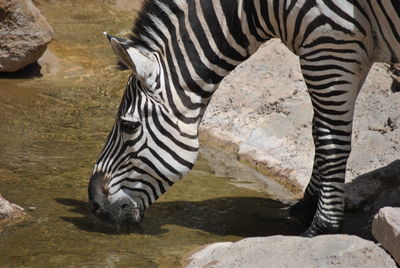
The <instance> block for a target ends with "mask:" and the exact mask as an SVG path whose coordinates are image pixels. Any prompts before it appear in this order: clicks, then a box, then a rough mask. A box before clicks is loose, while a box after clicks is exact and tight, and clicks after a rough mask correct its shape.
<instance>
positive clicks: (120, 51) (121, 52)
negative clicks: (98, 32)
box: [104, 33, 158, 87]
mask: <svg viewBox="0 0 400 268" xmlns="http://www.w3.org/2000/svg"><path fill="white" fill-rule="evenodd" d="M104 34H105V36H106V37H107V39H108V40H109V41H110V44H111V47H112V48H113V50H114V52H115V54H116V55H117V57H118V58H119V59H120V60H121V61H122V63H123V64H125V65H126V66H127V67H129V68H130V69H131V70H132V71H133V72H134V73H135V74H136V76H137V77H138V78H139V79H140V80H141V81H142V82H144V83H146V84H147V86H149V87H152V86H153V85H154V83H155V81H156V77H157V75H158V71H157V68H158V65H157V62H156V61H155V59H154V56H153V57H152V56H151V55H150V54H149V53H147V52H145V51H141V50H139V49H138V48H134V47H132V46H131V45H130V44H129V41H128V40H126V39H123V38H120V37H115V36H111V35H109V34H107V33H104Z"/></svg>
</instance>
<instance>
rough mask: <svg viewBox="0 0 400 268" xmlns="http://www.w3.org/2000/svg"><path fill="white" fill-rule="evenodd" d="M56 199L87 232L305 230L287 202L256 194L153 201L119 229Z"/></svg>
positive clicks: (71, 202) (259, 233)
mask: <svg viewBox="0 0 400 268" xmlns="http://www.w3.org/2000/svg"><path fill="white" fill-rule="evenodd" d="M56 201H57V202H58V203H60V204H63V205H65V206H68V207H70V210H71V211H73V212H76V213H78V214H81V216H80V217H62V219H63V220H64V221H67V222H70V223H72V224H74V225H75V226H76V227H77V228H79V229H81V230H84V231H88V232H101V233H112V234H115V233H138V234H145V235H160V234H162V233H165V232H168V225H179V226H184V227H186V228H190V229H195V230H203V231H207V232H210V233H213V234H218V235H235V236H241V237H254V236H270V235H278V234H280V235H298V234H300V233H302V232H303V231H304V228H303V227H302V226H301V225H300V224H298V223H297V222H295V221H293V220H290V219H289V218H288V216H289V215H288V206H287V205H285V204H282V203H280V202H278V201H274V200H270V199H265V198H257V197H226V198H215V199H209V200H204V201H198V202H194V201H165V202H162V201H161V202H156V203H154V204H153V205H152V206H151V207H150V208H149V209H148V210H147V211H146V213H145V218H144V220H143V221H142V223H140V224H139V225H135V226H132V227H131V228H122V229H119V230H118V229H116V228H112V226H111V228H110V226H104V225H102V224H96V223H95V219H94V218H93V217H92V216H91V215H90V213H89V211H88V206H87V203H86V202H83V201H79V200H73V199H61V198H59V199H56Z"/></svg>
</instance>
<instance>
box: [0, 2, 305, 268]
mask: <svg viewBox="0 0 400 268" xmlns="http://www.w3.org/2000/svg"><path fill="white" fill-rule="evenodd" d="M35 2H37V3H39V4H40V8H41V9H42V12H43V13H44V14H45V15H46V17H47V18H48V21H49V22H50V24H51V25H52V26H53V28H54V31H55V40H54V42H53V43H52V44H51V45H50V47H49V50H50V51H51V52H52V53H53V54H54V55H55V56H56V57H57V58H58V60H56V61H53V62H52V64H53V65H54V66H58V67H57V68H58V69H59V70H58V72H57V73H56V74H51V75H44V76H42V77H36V78H31V77H30V78H27V77H25V76H24V75H14V76H13V77H10V76H5V75H0V193H1V194H3V196H4V197H5V198H6V199H8V200H10V201H11V202H14V203H17V204H19V205H21V206H22V207H24V208H25V209H27V213H28V215H29V216H28V218H27V220H25V221H23V222H22V223H18V224H15V225H13V226H10V227H6V228H5V229H4V230H3V232H0V266H1V267H75V266H79V267H177V266H180V265H182V263H181V260H182V258H183V257H184V256H185V255H186V254H187V253H188V252H190V251H191V250H193V249H195V248H196V247H198V246H200V245H203V244H206V243H212V242H216V241H226V240H231V241H234V240H238V239H241V238H243V237H248V236H266V235H272V234H297V233H299V232H300V231H301V230H300V227H299V226H298V225H296V224H295V223H293V222H290V221H288V220H287V219H286V217H287V211H286V210H285V209H284V208H285V206H284V205H282V204H281V203H279V202H276V201H272V200H270V199H268V195H267V194H265V193H259V192H256V191H253V190H247V189H245V188H239V187H236V186H234V185H233V184H231V183H230V182H231V180H230V179H229V178H220V177H215V176H214V175H213V171H212V170H211V168H210V165H209V164H207V160H206V159H202V158H201V159H200V160H199V161H198V163H197V165H196V167H195V169H194V170H193V171H192V172H191V173H190V175H189V176H187V177H186V178H184V179H183V180H181V181H180V182H178V183H177V184H176V185H174V186H173V187H172V188H171V189H170V190H169V191H168V192H167V193H166V194H165V195H164V196H162V197H161V199H160V200H159V201H157V202H156V203H155V204H154V205H153V206H152V207H151V208H149V210H148V211H147V212H146V214H145V219H144V221H143V222H142V224H141V225H140V226H138V228H137V229H135V230H133V231H132V232H130V233H117V232H110V231H108V230H106V229H104V228H103V227H100V226H97V225H96V224H95V223H94V221H93V219H92V218H91V217H90V215H89V213H88V210H87V204H86V200H87V190H86V189H87V183H88V178H89V175H90V172H91V169H92V166H93V164H94V161H95V160H96V157H97V156H98V154H99V152H100V150H101V147H102V146H103V143H104V141H105V138H106V136H107V134H108V131H109V130H110V128H111V125H112V123H113V121H114V116H115V113H116V109H117V105H118V104H119V101H120V98H121V95H122V92H123V88H124V84H125V82H126V79H127V76H128V73H126V72H120V71H116V70H114V69H113V68H112V67H111V65H112V64H113V62H114V58H113V54H112V51H111V49H110V48H109V46H108V44H107V42H106V40H104V37H103V36H102V34H101V33H102V32H103V31H104V30H107V31H109V32H111V33H113V34H118V33H126V32H127V30H128V29H129V28H130V26H131V20H132V17H134V15H135V12H134V11H128V10H119V9H117V8H116V7H115V5H114V4H113V2H112V1H105V0H104V1H101V0H96V1H88V0H87V1H72V0H68V1H56V0H47V1H45V0H41V1H35ZM208 161H212V160H208ZM29 208H31V209H29Z"/></svg>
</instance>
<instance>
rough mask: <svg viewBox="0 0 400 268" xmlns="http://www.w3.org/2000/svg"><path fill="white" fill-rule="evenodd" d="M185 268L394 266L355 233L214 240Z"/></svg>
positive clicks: (356, 267) (372, 244) (353, 267)
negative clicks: (231, 240)
mask: <svg viewBox="0 0 400 268" xmlns="http://www.w3.org/2000/svg"><path fill="white" fill-rule="evenodd" d="M186 267H187V268H200V267H203V268H206V267H214V268H217V267H231V268H233V267H248V268H250V267H254V268H256V267H266V268H267V267H271V268H272V267H273V268H276V267H282V268H285V267H352V268H368V267H369V268H376V267H382V268H383V267H385V268H389V267H393V268H395V267H397V266H396V264H395V262H394V261H393V259H392V258H390V256H388V255H387V254H386V252H385V251H384V250H383V249H382V248H380V247H379V246H377V245H376V244H374V243H373V242H371V241H367V240H363V239H361V238H359V237H356V236H347V235H325V236H318V237H314V238H311V239H310V238H302V237H293V236H269V237H253V238H246V239H243V240H240V241H238V242H235V243H231V242H225V243H215V244H211V245H208V246H207V247H205V248H204V249H202V250H200V251H198V252H196V253H195V254H193V255H192V256H190V257H189V264H188V265H187V266H186Z"/></svg>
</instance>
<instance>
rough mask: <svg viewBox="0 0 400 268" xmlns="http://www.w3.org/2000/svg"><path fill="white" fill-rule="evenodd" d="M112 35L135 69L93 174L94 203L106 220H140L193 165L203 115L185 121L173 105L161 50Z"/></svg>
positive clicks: (94, 209)
mask: <svg viewBox="0 0 400 268" xmlns="http://www.w3.org/2000/svg"><path fill="white" fill-rule="evenodd" d="M106 35H107V34H106ZM107 38H108V39H109V41H110V44H111V46H112V48H113V49H114V52H115V53H116V55H117V56H118V58H119V59H120V60H121V61H122V63H123V64H124V65H126V66H127V67H129V68H130V69H131V70H132V72H133V73H132V75H131V76H130V78H129V81H128V83H127V86H126V89H125V93H124V96H123V99H122V102H121V104H120V107H119V110H118V114H117V118H116V120H115V123H114V126H113V128H112V130H111V133H110V134H109V136H108V139H107V141H106V144H105V146H104V148H103V151H102V152H101V154H100V156H99V158H98V160H97V162H96V164H95V167H94V170H93V173H92V176H91V178H90V183H89V188H88V192H89V203H90V207H91V211H92V212H93V213H94V214H95V215H96V216H98V217H99V218H100V219H101V220H104V221H106V222H109V223H113V224H116V225H121V224H124V225H125V224H133V223H139V222H140V221H141V220H142V218H143V213H144V210H145V209H146V208H147V207H149V206H150V205H151V204H152V203H153V202H154V201H155V200H156V199H157V198H158V197H159V196H160V195H161V194H163V193H164V192H165V191H166V190H167V189H168V188H169V187H170V186H171V185H172V184H173V183H174V182H175V181H177V180H178V179H179V178H181V177H182V176H184V175H185V174H186V173H187V172H188V171H189V170H190V169H191V168H192V166H193V163H194V162H195V160H196V158H197V153H198V147H199V143H198V135H197V125H198V122H197V121H199V120H195V121H193V120H192V121H193V122H184V121H183V120H182V118H179V116H183V115H184V111H183V110H179V109H178V107H179V106H176V105H174V106H173V107H172V108H171V104H170V103H171V101H172V100H171V99H173V98H174V97H173V96H171V95H170V94H171V91H172V88H173V86H171V85H172V83H171V82H168V81H169V79H168V78H167V75H166V74H165V73H166V72H165V70H164V68H165V67H164V65H163V61H162V59H161V58H160V56H159V54H157V53H154V52H151V51H148V50H145V49H142V48H140V47H139V46H134V45H133V44H132V43H131V41H128V40H125V39H122V38H117V37H113V36H110V35H107ZM189 121H190V120H189Z"/></svg>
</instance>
